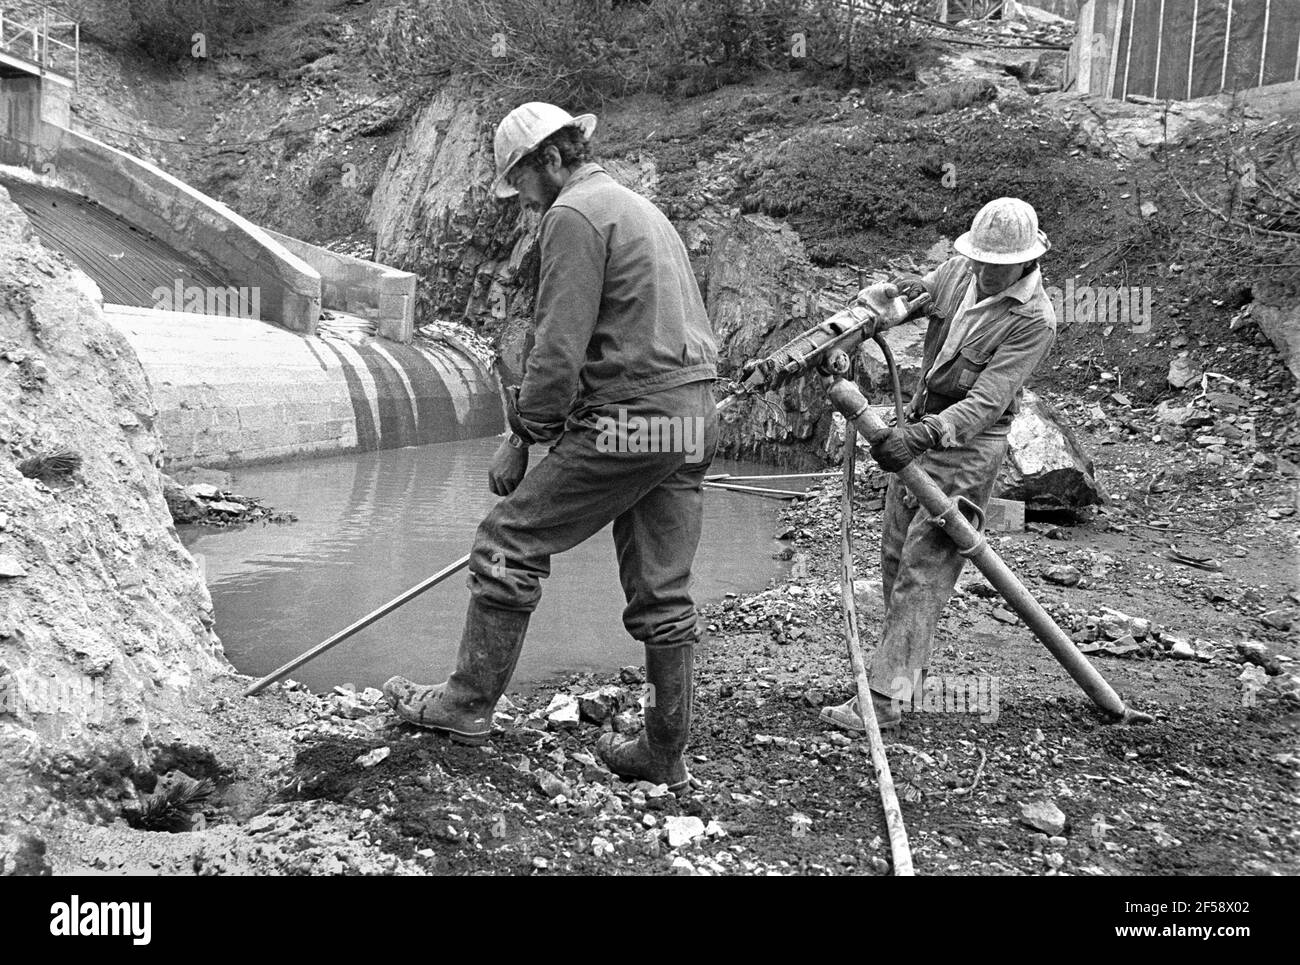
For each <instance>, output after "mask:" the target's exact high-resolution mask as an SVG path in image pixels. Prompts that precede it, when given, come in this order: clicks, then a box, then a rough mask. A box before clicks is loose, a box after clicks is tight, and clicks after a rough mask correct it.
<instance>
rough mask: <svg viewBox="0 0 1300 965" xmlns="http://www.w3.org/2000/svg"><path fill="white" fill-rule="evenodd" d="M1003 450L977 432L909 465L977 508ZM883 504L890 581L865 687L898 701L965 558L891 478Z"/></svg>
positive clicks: (921, 663)
mask: <svg viewBox="0 0 1300 965" xmlns="http://www.w3.org/2000/svg"><path fill="white" fill-rule="evenodd" d="M1006 447H1007V441H1006V436H1005V435H995V434H991V433H984V434H982V435H980V436H977V437H976V438H975V439H973V440H971V442H970V443H968V444H967V445H964V446H957V447H953V448H950V449H935V450H931V451H930V452H927V453H925V454H924V455H922V456H920V457H918V458H917V460H916V464H917V465H918V466H920V467H921V468H922V469H924V470H925V471H926V472H927V473H929V475H930V477H931V478H932V479H933V480H934V481H935V482H936V483H937V484H938V485H939V488H940V489H942V490H943V491H944V493H946V494H947V495H949V496H951V497H953V498H956V497H957V496H965V497H966V498H967V499H969V500H971V501H972V502H973V503H975V504H976V505H977V506H979V507H980V508H981V509H983V508H984V507H985V506H986V505H987V504H988V500H989V496H990V495H992V492H993V486H994V483H995V482H996V481H997V475H998V470H999V469H1000V468H1001V466H1002V459H1003V457H1004V455H1005V454H1006ZM885 506H886V510H885V531H884V534H883V536H882V550H881V567H882V571H884V573H885V574H886V579H889V580H890V582H889V583H888V584H887V585H886V588H885V601H886V602H885V624H884V628H883V630H882V631H881V640H880V646H879V647H877V648H876V651H875V653H874V654H873V656H872V660H871V673H870V678H871V689H872V690H874V691H876V692H877V693H879V694H883V695H885V696H889V697H893V698H894V699H896V700H904V701H905V700H909V699H910V698H911V695H912V689H913V686H914V685H915V684H916V683H917V681H918V680H919V678H920V674H921V671H922V670H923V668H925V667H926V665H927V664H928V663H929V661H930V655H931V653H932V652H933V650H934V632H935V627H936V626H937V625H938V622H939V617H940V615H941V614H942V613H943V608H944V605H945V604H946V603H947V602H948V598H949V597H950V596H951V595H952V591H953V587H955V586H956V585H957V577H958V576H959V575H960V574H961V569H962V566H963V565H964V564H965V562H966V560H965V558H964V557H963V556H962V555H961V554H960V553H959V552H958V551H957V547H956V546H955V545H954V544H953V542H952V540H950V539H949V538H948V536H947V535H945V533H944V532H943V530H942V529H940V528H939V527H937V526H935V525H934V524H933V523H931V522H930V516H929V514H928V513H926V512H925V511H924V510H923V509H918V508H917V506H916V501H915V499H914V498H913V497H912V496H911V494H910V493H908V492H907V490H906V488H905V487H904V486H903V485H902V483H900V482H899V481H898V480H897V478H895V479H892V480H891V481H890V485H889V492H888V493H887V494H886V501H885ZM891 509H892V512H891ZM895 547H896V549H895ZM895 560H896V562H894V561H895ZM891 575H892V579H891V578H890V576H891Z"/></svg>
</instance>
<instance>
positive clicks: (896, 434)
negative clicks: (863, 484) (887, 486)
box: [871, 416, 939, 472]
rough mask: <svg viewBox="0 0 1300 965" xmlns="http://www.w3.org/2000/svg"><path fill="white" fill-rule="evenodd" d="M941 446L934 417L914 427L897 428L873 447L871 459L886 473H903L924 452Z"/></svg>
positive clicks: (929, 417)
mask: <svg viewBox="0 0 1300 965" xmlns="http://www.w3.org/2000/svg"><path fill="white" fill-rule="evenodd" d="M938 444H939V426H938V424H937V420H936V419H935V418H934V416H926V417H925V419H923V420H922V421H920V422H917V423H915V424H913V425H905V426H896V427H894V428H893V429H890V430H889V435H887V436H884V437H882V438H881V440H880V441H879V442H877V443H875V444H874V445H872V447H871V458H872V459H874V460H876V462H877V463H879V464H880V468H881V469H883V470H885V472H902V471H903V469H904V467H906V466H907V465H908V463H910V462H911V461H912V460H913V459H915V458H916V457H917V456H919V455H920V454H921V453H923V452H928V451H929V450H931V449H933V448H934V447H935V446H937V445H938Z"/></svg>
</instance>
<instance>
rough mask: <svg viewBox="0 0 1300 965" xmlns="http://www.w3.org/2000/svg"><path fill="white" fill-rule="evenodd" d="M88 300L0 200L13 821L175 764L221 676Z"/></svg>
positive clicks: (148, 454) (141, 437)
mask: <svg viewBox="0 0 1300 965" xmlns="http://www.w3.org/2000/svg"><path fill="white" fill-rule="evenodd" d="M98 301H99V296H98V292H97V291H95V289H94V285H93V283H91V282H90V281H89V280H88V279H87V278H86V277H85V276H84V275H82V274H81V273H80V272H78V271H76V270H75V269H73V268H70V267H69V266H68V265H67V264H66V263H64V262H63V261H62V259H61V258H59V257H58V256H57V255H54V254H52V253H51V252H49V251H48V250H46V249H44V248H42V247H41V246H40V245H39V244H37V243H36V242H34V241H33V239H32V235H31V231H30V227H29V225H28V222H27V219H26V218H25V217H24V216H23V215H22V213H21V212H20V211H19V209H18V208H17V206H16V205H14V204H13V203H11V202H10V201H9V198H8V196H7V195H6V194H5V193H4V192H3V191H2V190H0V444H2V445H3V447H4V448H3V451H2V452H0V775H2V777H0V784H3V788H0V815H4V816H6V818H8V819H12V820H16V821H20V822H21V821H22V820H32V819H38V818H39V815H40V811H41V808H42V807H43V806H44V805H45V804H46V803H48V795H49V794H54V795H56V796H59V795H63V794H72V795H74V796H75V794H76V788H77V787H78V786H79V785H84V786H83V787H82V790H83V791H84V790H86V789H87V787H88V786H90V785H94V784H95V783H96V782H97V781H98V778H96V777H95V776H94V773H95V772H96V771H98V770H102V769H104V768H107V769H108V770H109V771H113V770H116V771H117V772H118V777H119V778H122V777H125V776H127V775H131V774H133V773H135V772H136V771H138V770H144V771H146V772H147V771H149V770H151V769H153V767H154V766H155V765H156V764H158V763H159V761H160V760H162V759H164V758H167V757H169V756H170V757H175V755H176V754H178V753H183V748H184V747H186V746H187V745H189V744H190V743H191V742H192V741H194V740H195V738H196V736H197V735H198V734H199V733H200V732H201V731H204V730H205V729H206V727H205V725H204V722H203V721H204V717H205V714H206V711H205V709H204V707H203V704H202V702H201V701H200V700H198V699H197V694H198V693H199V692H200V690H201V689H202V688H203V686H204V685H206V684H208V683H210V682H211V681H213V680H214V679H215V678H217V677H220V676H223V675H225V674H227V673H229V672H230V669H229V666H228V665H227V664H226V662H225V660H224V658H223V657H222V655H221V646H220V642H219V641H218V640H217V638H216V636H215V635H214V634H213V632H212V629H211V628H212V623H213V621H212V603H211V600H210V598H209V596H208V591H207V588H206V586H205V585H204V582H203V577H202V575H201V574H200V572H199V569H198V566H197V565H196V564H195V562H194V560H193V558H192V557H191V556H190V555H189V553H187V552H186V551H185V550H184V549H183V548H182V547H181V544H180V541H179V539H178V538H177V536H176V532H175V529H174V528H173V527H172V521H171V516H170V515H169V514H168V511H167V506H166V503H165V502H164V500H163V496H162V477H161V473H160V471H159V469H158V463H159V443H158V438H157V436H156V435H155V433H154V431H153V418H154V407H153V403H152V401H151V399H150V393H149V386H148V384H147V382H146V380H145V376H144V371H143V370H142V369H141V367H140V363H139V361H138V360H137V359H136V357H135V354H134V353H133V352H132V351H131V349H130V347H129V346H128V345H127V343H126V341H125V339H123V338H122V337H121V336H120V335H119V334H118V333H117V332H116V331H115V330H114V329H113V328H112V327H111V326H110V325H109V323H108V322H107V321H105V319H104V317H103V314H102V312H101V310H100V307H99V304H98ZM166 769H167V767H166V762H165V761H163V770H166ZM93 797H94V793H93V792H92V793H90V794H89V795H88V796H87V801H89V800H90V799H92V798H93ZM33 805H35V806H33ZM20 815H21V816H23V817H22V818H19V816H20Z"/></svg>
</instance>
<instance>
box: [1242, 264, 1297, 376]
mask: <svg viewBox="0 0 1300 965" xmlns="http://www.w3.org/2000/svg"><path fill="white" fill-rule="evenodd" d="M1255 295H1256V299H1255V303H1254V305H1253V306H1252V314H1253V316H1254V318H1255V322H1256V324H1257V325H1259V327H1260V330H1261V331H1262V332H1263V333H1264V334H1265V335H1267V336H1268V337H1269V340H1270V341H1271V342H1272V343H1273V344H1274V345H1275V346H1276V347H1277V350H1278V352H1279V354H1281V356H1282V358H1284V359H1285V360H1286V364H1287V368H1289V369H1290V370H1291V374H1292V375H1294V376H1295V377H1296V378H1297V379H1300V285H1296V286H1290V287H1288V286H1284V285H1280V284H1277V285H1266V284H1260V285H1257V286H1255Z"/></svg>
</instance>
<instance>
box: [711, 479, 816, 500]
mask: <svg viewBox="0 0 1300 965" xmlns="http://www.w3.org/2000/svg"><path fill="white" fill-rule="evenodd" d="M704 486H705V488H706V489H725V490H727V491H728V492H733V493H748V494H749V495H751V496H772V497H774V498H776V499H799V498H800V497H803V496H807V495H808V494H807V493H804V492H796V491H794V490H790V489H768V488H766V487H764V486H736V485H733V484H731V483H724V482H706V483H705V484H704Z"/></svg>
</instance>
